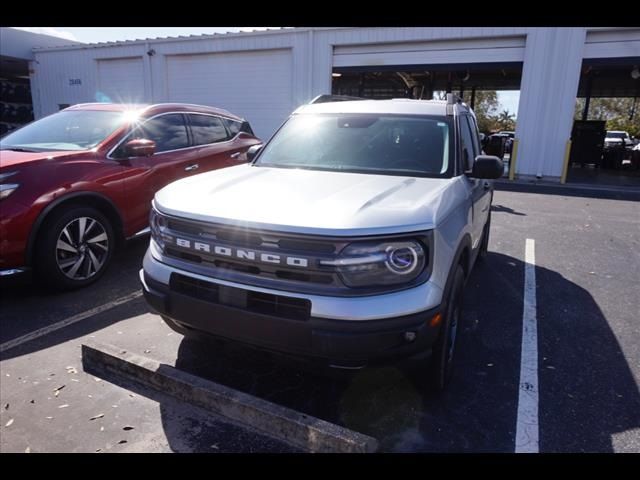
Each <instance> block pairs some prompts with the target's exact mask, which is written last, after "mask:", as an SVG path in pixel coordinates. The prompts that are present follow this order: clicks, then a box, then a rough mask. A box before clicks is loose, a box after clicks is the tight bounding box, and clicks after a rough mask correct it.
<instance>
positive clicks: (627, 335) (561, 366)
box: [0, 191, 640, 452]
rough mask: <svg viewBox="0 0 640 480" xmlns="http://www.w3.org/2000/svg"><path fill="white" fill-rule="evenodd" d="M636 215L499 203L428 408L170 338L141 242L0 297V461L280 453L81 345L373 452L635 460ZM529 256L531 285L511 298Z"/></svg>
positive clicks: (366, 379) (576, 201)
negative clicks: (60, 285)
mask: <svg viewBox="0 0 640 480" xmlns="http://www.w3.org/2000/svg"><path fill="white" fill-rule="evenodd" d="M638 205H639V204H638V203H637V202H634V201H626V200H612V199H599V198H590V197H586V196H580V195H576V196H565V195H556V194H543V193H519V192H508V191H497V192H496V193H495V196H494V202H493V207H492V219H493V220H492V230H491V237H490V244H489V255H488V257H487V259H486V260H485V261H484V262H479V263H478V264H477V265H476V267H475V268H474V271H473V273H472V275H471V277H470V278H469V281H468V283H467V287H466V290H465V300H464V306H465V307H464V314H463V324H462V331H461V333H460V337H459V343H458V347H457V348H458V354H457V355H458V356H457V360H456V362H457V363H456V366H455V368H456V371H455V373H454V379H453V381H452V383H451V385H450V388H449V389H448V390H447V391H446V393H445V394H442V395H440V396H437V395H435V394H428V393H427V394H424V393H423V389H422V385H421V380H422V379H421V377H420V370H419V369H418V368H415V367H409V366H406V365H389V366H384V367H375V368H366V369H363V370H360V371H357V372H354V373H352V374H349V375H340V376H337V375H326V374H324V372H318V371H315V370H313V369H311V368H310V367H308V366H306V365H299V364H297V363H294V362H291V361H285V360H283V359H279V358H274V357H272V356H271V355H269V354H267V353H264V352H257V351H253V350H248V349H246V348H244V347H240V346H237V345H222V344H219V345H217V344H198V343H196V342H193V341H187V340H183V339H182V337H181V336H179V335H178V334H176V333H173V332H172V331H171V330H170V329H169V328H168V327H166V326H165V325H164V323H163V322H162V321H161V320H160V318H159V317H158V316H156V315H152V314H151V313H149V311H148V308H147V306H146V304H145V301H144V299H143V298H142V297H141V294H140V287H139V280H138V270H139V269H140V266H141V262H142V256H143V254H144V252H145V249H146V246H147V243H148V239H146V238H142V239H137V240H135V241H131V242H129V244H128V245H127V247H126V249H124V250H122V251H121V252H119V254H118V258H117V259H116V261H115V262H114V264H113V265H112V266H111V267H110V269H109V271H108V272H107V273H106V275H105V276H104V277H103V278H102V279H101V280H100V281H99V282H98V283H96V284H94V285H92V286H90V287H88V288H86V289H83V290H77V291H73V292H67V293H63V294H54V293H50V292H47V291H44V290H41V289H40V288H38V287H35V286H32V285H31V284H30V283H28V282H23V283H22V284H11V285H5V286H3V287H2V293H1V298H0V309H1V316H0V344H1V346H0V350H1V352H0V373H1V376H0V403H1V411H0V420H1V424H0V431H1V432H2V435H1V437H0V450H1V451H3V452H24V451H32V452H37V451H50V452H52V451H78V452H81V451H82V452H85V451H86V452H95V451H206V452H237V451H244V452H253V451H259V452H273V451H275V452H287V451H292V449H291V448H290V447H289V446H287V445H285V444H283V443H280V442H278V441H276V440H273V439H271V438H268V437H266V436H265V437H263V436H261V435H258V434H254V433H251V432H247V431H246V430H244V429H242V428H241V427H239V426H237V425H233V424H232V423H229V422H225V421H224V419H221V418H217V417H216V416H214V415H210V414H208V413H207V412H205V411H204V410H201V409H200V408H198V407H192V406H190V405H186V404H184V403H181V402H179V401H177V400H175V399H172V398H171V397H169V396H165V395H163V394H161V393H152V392H149V391H147V390H145V389H141V388H138V387H135V386H133V385H129V384H126V382H125V383H122V384H119V385H116V384H112V383H110V382H108V381H105V380H102V379H100V378H98V377H94V376H93V375H89V374H86V373H84V372H83V371H82V362H81V359H80V345H81V344H82V343H83V341H85V340H86V339H89V338H91V339H94V340H98V341H101V342H105V343H109V344H112V345H115V346H117V347H119V348H122V349H123V350H126V351H130V352H135V353H137V354H139V355H144V356H147V357H150V358H154V359H155V360H157V361H159V362H161V363H164V364H168V365H175V366H176V367H177V368H179V369H181V370H185V371H187V372H190V373H194V374H196V375H198V376H201V377H204V378H207V379H210V380H213V381H215V382H218V383H221V384H223V385H227V386H229V387H232V388H234V389H237V390H240V391H243V392H247V393H250V394H252V395H255V396H257V397H259V398H263V399H266V400H269V401H271V402H274V403H277V404H280V405H284V406H286V407H290V408H292V409H295V410H297V411H300V412H303V413H306V414H308V415H313V416H315V417H318V418H320V419H323V420H327V421H329V422H332V423H336V424H338V425H342V426H345V427H347V428H349V429H353V430H355V431H357V432H361V433H364V434H366V435H370V436H372V437H375V438H376V439H377V440H378V442H379V445H380V451H385V452H514V451H516V450H517V448H516V436H517V432H518V431H520V432H522V431H529V430H530V429H532V428H533V429H534V430H536V431H537V432H538V435H539V447H538V448H539V451H540V452H640V392H639V389H638V386H639V385H640V328H638V319H639V313H640V294H639V288H638V287H639V285H640V209H639V208H638ZM527 262H529V264H531V265H533V264H534V265H535V269H533V268H532V269H531V270H533V272H534V275H535V281H534V282H533V283H529V284H528V286H527V288H525V278H526V277H525V265H526V263H527ZM531 270H530V271H531ZM529 275H530V274H529ZM528 278H529V282H531V281H532V280H533V278H532V277H531V276H529V277H528ZM524 299H528V301H529V303H528V305H529V307H532V308H529V309H527V310H526V311H527V312H528V313H526V314H525V315H524V320H525V321H529V322H533V324H534V325H536V326H537V331H536V332H535V333H536V335H535V336H534V337H527V339H528V340H526V341H525V342H523V301H524ZM531 299H533V300H534V302H533V305H532V304H531V302H530V301H531ZM529 333H530V332H529ZM532 349H533V350H532ZM532 351H533V352H534V353H537V360H538V361H537V365H536V364H535V362H534V364H533V366H531V365H529V366H530V367H532V369H533V371H531V369H529V370H527V369H526V368H525V369H524V370H525V371H526V373H525V374H524V377H525V378H526V379H531V378H532V379H534V380H535V381H537V385H535V384H533V385H531V384H529V383H527V385H530V386H531V387H532V388H534V389H537V392H538V395H537V398H533V399H531V398H529V399H528V400H527V398H526V395H524V396H523V394H522V389H523V388H524V387H522V386H521V367H522V362H523V355H525V356H526V355H528V354H530V353H531V352H532ZM527 381H528V380H527ZM525 390H526V388H525ZM532 402H533V403H532ZM532 413H534V415H533V416H531V415H529V414H532ZM536 426H537V429H536V428H535V427H536Z"/></svg>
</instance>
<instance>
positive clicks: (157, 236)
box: [149, 207, 171, 250]
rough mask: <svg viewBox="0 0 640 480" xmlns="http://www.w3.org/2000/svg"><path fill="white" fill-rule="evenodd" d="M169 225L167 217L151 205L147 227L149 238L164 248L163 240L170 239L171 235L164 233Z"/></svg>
mask: <svg viewBox="0 0 640 480" xmlns="http://www.w3.org/2000/svg"><path fill="white" fill-rule="evenodd" d="M168 225H169V220H168V219H167V217H165V216H164V215H162V214H161V213H159V212H158V211H157V210H156V209H155V208H153V207H151V212H149V228H150V229H151V238H152V239H153V240H154V241H155V242H156V243H157V244H158V246H159V247H160V248H161V249H162V250H164V247H165V242H166V241H170V240H171V237H170V236H169V235H167V234H166V233H164V231H165V229H166V228H167V226H168Z"/></svg>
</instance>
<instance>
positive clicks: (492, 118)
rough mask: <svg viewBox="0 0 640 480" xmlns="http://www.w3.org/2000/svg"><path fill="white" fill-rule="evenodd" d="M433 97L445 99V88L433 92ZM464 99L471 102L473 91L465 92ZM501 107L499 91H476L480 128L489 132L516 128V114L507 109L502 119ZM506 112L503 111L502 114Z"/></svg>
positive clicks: (476, 108)
mask: <svg viewBox="0 0 640 480" xmlns="http://www.w3.org/2000/svg"><path fill="white" fill-rule="evenodd" d="M433 98H434V99H435V100H445V99H446V98H447V94H446V92H445V91H444V90H437V91H434V92H433ZM464 101H465V102H466V103H468V104H471V92H467V93H465V96H464ZM499 107H500V102H498V92H496V91H495V90H478V91H476V95H475V102H474V106H473V111H474V113H475V114H476V120H477V121H478V130H480V131H481V132H482V133H486V134H488V133H490V132H494V131H497V130H514V129H515V115H514V114H512V113H509V112H508V111H507V112H506V113H507V117H503V120H502V121H500V118H501V117H500V115H498V108H499ZM504 113H505V112H502V114H504ZM502 114H501V115H502Z"/></svg>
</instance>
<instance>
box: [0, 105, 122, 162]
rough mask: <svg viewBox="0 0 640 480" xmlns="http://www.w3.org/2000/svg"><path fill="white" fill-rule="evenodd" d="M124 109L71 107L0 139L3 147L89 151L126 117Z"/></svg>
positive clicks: (28, 149)
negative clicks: (81, 108)
mask: <svg viewBox="0 0 640 480" xmlns="http://www.w3.org/2000/svg"><path fill="white" fill-rule="evenodd" d="M126 118H127V117H126V115H124V114H123V112H109V111H96V110H72V111H65V112H59V113H55V114H53V115H50V116H48V117H45V118H43V119H40V120H38V121H36V122H33V123H30V124H29V125H27V126H25V127H23V128H21V129H20V130H16V131H15V132H13V133H11V134H9V135H7V136H6V137H4V138H2V140H0V148H1V149H2V150H9V149H14V150H27V151H34V152H40V151H50V150H54V151H55V150H89V149H91V148H93V147H95V146H96V145H98V144H99V143H100V142H102V141H103V140H104V139H105V138H107V137H108V136H109V135H110V134H111V133H113V132H114V131H115V130H116V129H117V128H118V127H119V126H120V125H122V124H123V122H124V121H125V120H126Z"/></svg>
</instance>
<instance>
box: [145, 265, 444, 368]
mask: <svg viewBox="0 0 640 480" xmlns="http://www.w3.org/2000/svg"><path fill="white" fill-rule="evenodd" d="M148 262H156V263H157V260H155V259H153V258H149V255H148V254H147V257H145V268H144V269H142V270H140V280H141V283H142V286H143V293H144V296H145V298H146V300H147V302H148V303H149V305H150V306H151V307H152V308H153V309H154V310H155V311H157V312H158V313H159V314H160V315H162V316H163V317H165V319H168V320H169V321H173V322H175V323H176V324H177V326H178V327H179V328H180V329H182V330H194V331H196V332H199V333H205V334H209V335H213V336H216V337H222V338H225V339H230V340H234V341H239V342H242V343H245V344H249V345H252V346H255V347H259V348H265V349H268V350H272V351H276V352H279V353H284V354H290V355H294V356H299V357H306V358H310V359H314V360H319V361H320V362H321V363H323V364H327V365H330V366H337V367H346V368H357V367H361V366H364V365H366V364H368V363H374V362H377V361H381V360H392V359H399V358H403V357H410V356H413V355H416V354H423V353H428V352H429V350H430V349H431V347H432V345H433V344H434V342H435V340H436V338H437V336H438V333H439V325H436V326H431V325H430V321H431V319H432V318H433V317H434V316H435V315H436V314H437V313H438V312H439V311H440V308H439V306H435V307H433V308H428V309H423V310H422V311H419V312H414V313H412V314H407V315H397V316H395V317H386V318H382V319H373V320H361V319H360V320H345V319H344V318H326V317H318V316H314V314H313V308H312V307H311V308H310V309H309V315H308V317H305V318H302V319H301V318H298V319H293V318H285V317H283V316H281V315H274V314H265V313H262V312H259V311H251V310H249V309H246V308H238V307H236V306H231V304H233V302H231V304H230V303H227V302H226V301H223V300H220V298H223V296H222V295H221V296H220V297H217V300H212V299H211V298H203V297H198V296H195V295H192V294H185V293H184V292H183V291H178V290H177V289H176V288H174V285H175V284H174V283H173V282H171V281H167V282H166V283H165V282H161V281H158V279H157V278H154V277H153V276H151V275H150V274H149V270H148V269H147V268H146V267H147V263H148ZM173 274H175V275H182V276H186V277H189V278H194V279H195V278H196V277H199V276H193V277H192V276H191V275H192V274H189V273H188V272H181V271H175V270H174V272H173ZM198 280H199V281H208V282H210V283H212V284H213V282H212V279H205V280H203V279H202V277H200V278H198ZM214 285H217V286H218V287H220V286H221V284H218V283H217V282H216V283H215V284H214ZM221 288H227V289H229V290H233V291H242V292H255V290H253V289H250V290H249V289H247V288H244V289H243V288H238V287H237V286H233V287H228V286H224V285H222V286H221ZM242 292H240V293H242ZM280 293H284V292H280ZM225 298H226V297H225ZM325 300H329V298H325ZM346 300H354V299H346ZM396 306H397V307H398V309H399V310H401V309H402V304H400V303H399V304H397V305H396Z"/></svg>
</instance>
